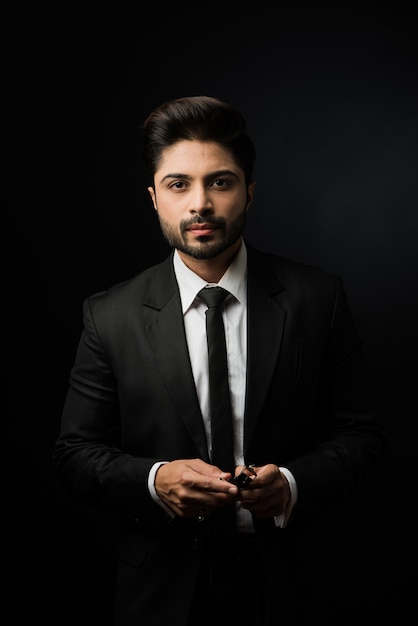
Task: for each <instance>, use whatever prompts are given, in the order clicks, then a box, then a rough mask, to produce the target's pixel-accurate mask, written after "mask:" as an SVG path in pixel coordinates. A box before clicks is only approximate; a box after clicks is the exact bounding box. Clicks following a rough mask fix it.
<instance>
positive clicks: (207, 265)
mask: <svg viewBox="0 0 418 626" xmlns="http://www.w3.org/2000/svg"><path fill="white" fill-rule="evenodd" d="M241 243H242V239H239V240H238V241H236V242H235V243H234V244H233V245H232V246H231V247H229V248H228V249H227V250H224V252H222V253H221V254H219V255H218V256H216V257H214V258H212V259H196V258H194V257H192V256H190V255H188V254H185V253H184V252H181V251H180V250H178V251H177V252H178V254H179V256H180V258H181V260H182V261H183V263H184V264H185V265H187V267H188V268H189V269H191V270H192V272H194V273H195V274H197V275H198V276H200V278H202V279H203V280H205V281H206V282H207V283H218V282H219V281H220V280H221V278H222V276H223V275H224V274H225V272H226V270H227V269H228V267H229V266H230V265H231V263H232V261H233V260H234V258H235V257H236V255H237V252H238V250H239V249H240V247H241Z"/></svg>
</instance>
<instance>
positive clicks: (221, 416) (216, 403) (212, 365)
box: [198, 287, 235, 475]
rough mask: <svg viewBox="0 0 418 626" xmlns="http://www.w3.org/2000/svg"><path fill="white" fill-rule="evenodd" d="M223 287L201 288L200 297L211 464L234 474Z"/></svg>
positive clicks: (226, 292)
mask: <svg viewBox="0 0 418 626" xmlns="http://www.w3.org/2000/svg"><path fill="white" fill-rule="evenodd" d="M228 293H229V292H228V291H226V290H225V289H222V287H204V288H203V289H202V290H201V291H199V293H198V296H199V298H200V299H201V300H202V301H203V302H204V303H205V304H206V305H207V307H208V308H207V310H206V335H207V343H208V356H209V399H210V422H211V432H212V463H213V464H214V465H217V466H218V467H219V468H220V469H221V470H222V471H224V472H231V473H232V475H233V474H234V467H235V463H234V446H233V435H232V412H231V398H230V393H229V384H228V364H227V355H226V341H225V330H224V323H223V319H222V308H221V307H222V303H223V301H224V300H225V298H226V296H227V295H228Z"/></svg>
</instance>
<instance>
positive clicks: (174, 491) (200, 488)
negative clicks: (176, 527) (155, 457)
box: [155, 459, 238, 518]
mask: <svg viewBox="0 0 418 626" xmlns="http://www.w3.org/2000/svg"><path fill="white" fill-rule="evenodd" d="M230 477H231V474H229V473H226V472H222V471H221V470H220V469H219V468H218V467H216V466H215V465H210V464H209V463H205V461H202V460H201V459H186V460H185V459H181V460H176V461H171V462H170V463H165V464H164V465H161V467H160V468H159V469H158V471H157V474H156V477H155V488H156V491H157V493H158V496H159V497H160V498H161V500H162V501H163V502H164V503H165V504H166V505H167V506H169V507H170V509H171V510H172V511H174V513H176V514H177V515H179V516H180V517H187V518H190V517H198V516H199V515H204V516H207V515H208V514H210V513H212V511H214V510H215V509H217V508H218V507H220V506H226V505H231V504H233V503H235V502H236V500H237V495H238V488H237V487H235V486H234V485H231V483H229V482H228V479H229V478H230Z"/></svg>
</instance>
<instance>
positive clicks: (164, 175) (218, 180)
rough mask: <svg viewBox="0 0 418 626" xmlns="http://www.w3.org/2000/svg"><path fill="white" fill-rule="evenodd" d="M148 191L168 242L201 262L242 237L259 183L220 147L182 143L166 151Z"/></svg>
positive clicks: (219, 252) (209, 143)
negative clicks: (249, 178) (247, 182)
mask: <svg viewBox="0 0 418 626" xmlns="http://www.w3.org/2000/svg"><path fill="white" fill-rule="evenodd" d="M154 184H155V190H154V189H153V188H152V187H149V188H148V191H149V193H150V195H151V198H152V201H153V204H154V208H155V210H156V211H157V213H158V219H159V221H160V226H161V230H162V232H163V235H164V237H165V238H166V240H167V242H168V243H169V244H170V245H171V246H173V247H174V248H177V249H178V250H179V251H180V252H183V253H184V254H186V255H189V256H191V257H193V258H195V259H211V258H213V257H215V256H217V255H219V254H221V253H222V252H224V251H225V250H226V249H228V248H229V247H230V246H232V245H233V244H234V243H235V242H236V241H237V240H238V239H239V238H240V237H241V235H242V233H243V230H244V226H245V217H246V213H247V210H248V208H249V206H250V204H251V202H252V198H253V193H254V187H255V183H254V182H253V183H251V184H250V185H249V186H248V189H247V187H246V185H245V177H244V172H243V170H242V169H241V168H240V167H239V166H238V165H237V164H236V163H235V161H234V159H233V158H232V156H231V154H230V153H229V152H228V151H227V150H225V149H224V148H223V147H222V146H220V145H219V144H217V143H214V142H202V141H197V140H193V141H189V140H182V141H179V142H178V143H176V144H174V145H173V146H170V147H169V148H166V149H165V150H164V151H163V154H162V158H161V161H160V164H159V167H158V170H157V171H156V173H155V176H154Z"/></svg>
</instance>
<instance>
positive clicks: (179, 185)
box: [168, 180, 186, 189]
mask: <svg viewBox="0 0 418 626" xmlns="http://www.w3.org/2000/svg"><path fill="white" fill-rule="evenodd" d="M185 186H186V183H184V182H183V181H182V180H175V181H174V182H173V183H171V184H170V185H169V186H168V188H169V189H184V187H185Z"/></svg>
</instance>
